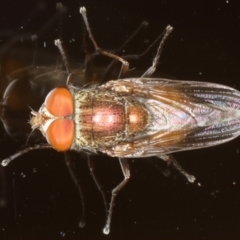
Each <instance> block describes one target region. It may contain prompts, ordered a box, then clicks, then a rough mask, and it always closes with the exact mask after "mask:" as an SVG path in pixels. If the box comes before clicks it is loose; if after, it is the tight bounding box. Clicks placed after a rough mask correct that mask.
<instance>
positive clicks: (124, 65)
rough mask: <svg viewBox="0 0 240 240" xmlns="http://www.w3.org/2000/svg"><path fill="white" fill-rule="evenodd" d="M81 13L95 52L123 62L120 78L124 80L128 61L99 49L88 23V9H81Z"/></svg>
mask: <svg viewBox="0 0 240 240" xmlns="http://www.w3.org/2000/svg"><path fill="white" fill-rule="evenodd" d="M80 13H81V15H82V17H83V21H84V23H85V25H86V29H87V32H88V36H89V38H90V40H91V41H92V43H93V46H94V48H95V51H96V52H98V53H100V54H102V55H105V56H107V57H110V58H112V59H114V60H117V61H119V62H121V63H122V68H121V70H120V73H119V78H124V77H125V76H126V74H127V72H128V69H129V63H128V61H126V60H124V59H123V58H121V57H119V56H117V55H115V54H113V53H110V52H107V51H105V50H103V49H101V48H99V46H98V45H97V42H96V40H95V38H94V36H93V34H92V31H91V28H90V26H89V22H88V19H87V10H86V8H85V7H81V8H80Z"/></svg>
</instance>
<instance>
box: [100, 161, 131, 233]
mask: <svg viewBox="0 0 240 240" xmlns="http://www.w3.org/2000/svg"><path fill="white" fill-rule="evenodd" d="M119 162H120V165H121V168H122V172H123V175H124V179H123V181H122V182H121V183H119V184H118V185H117V187H115V188H114V189H113V190H112V195H111V202H110V205H109V210H108V215H107V220H106V224H105V227H104V229H103V233H104V234H109V232H110V225H111V220H112V213H113V206H114V203H115V199H116V196H117V194H118V192H119V191H120V190H121V189H122V188H123V187H124V186H125V185H126V183H127V182H128V180H129V178H130V168H129V164H128V160H127V159H126V158H119Z"/></svg>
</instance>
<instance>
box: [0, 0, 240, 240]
mask: <svg viewBox="0 0 240 240" xmlns="http://www.w3.org/2000/svg"><path fill="white" fill-rule="evenodd" d="M56 2H57V1H39V2H37V1H29V0H22V1H17V0H15V1H14V0H9V1H7V2H5V4H4V5H5V6H4V7H3V6H1V8H0V51H2V52H1V55H0V57H1V85H0V86H1V89H0V90H1V96H2V95H3V93H4V90H5V88H6V86H7V84H8V82H7V79H8V77H7V76H9V75H10V73H11V72H14V71H15V70H17V69H21V68H23V67H27V66H30V65H31V64H32V62H33V59H34V57H33V56H34V53H35V52H36V51H37V52H38V55H37V57H36V62H37V63H36V64H35V65H34V67H37V66H38V64H39V65H45V66H55V65H56V62H57V59H58V51H57V49H56V48H55V47H54V44H53V40H54V39H56V38H59V36H61V37H62V39H63V41H64V43H65V44H64V46H65V48H66V52H67V54H68V56H69V61H70V63H71V64H72V65H74V67H75V66H81V63H82V62H83V60H84V54H83V52H82V51H81V40H82V37H81V36H82V35H81V33H82V22H81V16H80V14H79V7H80V6H82V5H84V6H86V8H87V10H88V17H89V21H90V25H91V28H92V30H93V33H94V35H95V37H96V39H97V41H98V43H99V45H100V46H101V47H103V48H105V49H115V48H117V47H118V46H120V45H121V43H123V42H124V40H125V39H126V38H127V37H128V36H129V35H130V34H131V33H132V32H133V31H134V30H135V29H136V27H137V26H138V25H139V24H140V23H141V22H142V21H143V20H147V21H148V22H149V24H150V25H149V27H148V29H146V30H143V31H142V32H141V33H140V34H139V37H138V38H137V39H136V40H135V41H134V42H133V43H132V44H131V45H130V46H129V48H128V51H129V53H141V52H142V51H143V50H144V49H145V48H146V47H147V46H148V45H149V43H151V42H152V41H153V40H154V39H155V38H156V37H157V36H158V35H159V34H160V33H161V32H162V31H163V30H164V28H165V27H166V25H168V24H171V25H172V26H173V27H174V31H173V33H172V34H171V36H170V37H169V39H168V41H167V43H166V45H165V47H164V51H163V55H162V57H161V61H160V64H159V67H158V72H157V73H156V74H155V77H159V76H167V77H169V78H172V79H182V80H198V81H209V82H216V83H221V84H225V85H228V86H231V87H234V88H236V89H240V83H239V79H240V68H239V64H240V47H239V43H240V13H239V9H240V4H239V1H237V0H236V1H233V0H229V1H226V0H218V1H202V0H198V1H197V0H195V1H193V0H188V1H187V0H182V1H173V0H169V1H158V0H155V1H153V0H148V1H147V0H142V1H140V0H139V1H126V0H122V1H106V0H102V1H96V0H95V1H94V0H88V1H87V0H86V1H73V0H72V1H62V3H63V4H64V6H66V7H67V9H68V12H67V13H66V14H65V15H64V16H63V17H62V18H61V19H59V18H58V19H57V20H56V21H55V22H54V23H53V24H52V25H51V24H50V25H49V23H50V22H51V19H53V16H54V14H55V13H56V7H55V6H56ZM21 27H22V28H21ZM29 33H30V35H31V34H33V33H35V34H38V35H39V40H38V42H37V46H35V45H36V44H34V43H32V42H31V41H29V40H27V38H24V37H23V36H25V35H24V34H27V35H28V34H29ZM16 36H17V37H16ZM18 36H22V37H20V38H19V37H18ZM73 39H74V40H73ZM44 42H45V43H46V47H45V48H44V47H43V46H44ZM8 43H11V44H10V45H9V46H8V45H7V44H8ZM154 53H155V50H153V51H152V52H151V54H149V55H147V56H146V57H145V58H144V59H143V60H142V61H141V62H140V63H138V64H137V63H133V65H130V68H134V67H136V68H137V69H136V71H138V70H139V71H142V72H143V71H144V70H145V69H147V68H148V67H149V66H150V65H151V60H152V58H153V56H154ZM9 59H10V60H9ZM104 64H105V60H103V62H99V67H103V66H104ZM139 76H141V75H140V74H139ZM42 85H43V89H44V82H43V83H42ZM22 96H23V98H24V97H26V93H25V91H24V90H23V91H22ZM25 142H26V139H25V141H20V140H13V139H11V138H10V137H8V136H7V134H6V131H5V129H4V128H3V126H1V141H0V144H1V145H0V157H1V159H4V158H6V157H8V156H10V155H11V154H14V153H15V152H16V151H17V149H19V147H20V146H22V145H23V144H25ZM239 146H240V141H239V139H236V140H234V141H231V142H229V143H227V144H224V145H220V146H217V147H213V148H209V149H203V150H195V151H189V152H182V153H177V154H174V156H175V157H176V158H177V159H178V160H179V162H180V163H181V164H182V165H183V166H184V168H185V169H187V171H188V172H190V173H191V174H194V175H195V176H196V177H197V181H196V183H194V184H190V183H188V182H187V181H186V179H185V178H183V177H182V176H181V175H180V174H179V173H178V172H176V171H175V170H174V169H172V168H170V171H171V174H170V176H169V177H165V176H164V175H163V174H162V173H161V171H159V169H158V168H156V167H154V166H153V165H151V164H149V163H148V161H146V160H144V159H140V160H139V159H137V160H135V161H133V160H131V161H130V167H131V170H132V178H131V180H130V181H129V184H128V185H127V186H126V187H125V189H124V190H123V191H122V192H121V193H120V194H119V196H118V198H117V201H116V205H115V208H114V214H113V220H112V227H111V232H110V235H108V236H105V235H103V234H102V228H103V226H104V223H105V213H104V205H103V203H102V199H101V195H100V193H99V192H98V190H97V188H96V187H95V185H94V183H93V180H92V178H91V176H90V173H89V170H88V168H87V160H86V158H85V157H84V154H74V155H73V158H75V159H76V161H75V166H76V171H77V173H78V174H79V176H80V177H81V180H82V185H83V186H84V191H85V195H86V200H87V225H86V227H85V228H83V229H80V228H79V227H78V222H79V219H80V217H81V211H82V210H81V203H80V200H79V197H78V193H77V190H76V187H75V186H74V184H73V182H72V180H71V178H70V176H69V174H68V171H67V168H66V166H65V163H64V158H63V154H61V153H56V152H55V151H53V150H46V151H44V150H43V151H34V152H31V153H29V154H26V155H24V156H22V157H19V158H18V159H17V160H16V161H15V162H13V163H11V164H10V165H9V166H8V167H7V168H4V169H3V170H4V174H5V176H4V175H3V177H2V180H1V181H2V182H3V187H2V191H1V193H2V198H3V200H4V202H3V204H2V207H1V209H0V239H4V240H5V239H164V240H178V239H195V240H210V239H226V238H228V239H231V240H234V239H239V237H240V187H239V185H240V174H239V172H240V156H239ZM95 158H96V159H97V161H98V160H99V161H98V163H99V167H102V168H101V171H100V172H101V173H102V176H103V181H105V182H106V186H107V188H108V189H109V190H110V189H111V187H113V186H115V185H116V184H117V183H118V182H119V181H120V180H121V179H122V175H121V171H120V168H119V166H118V161H117V159H111V158H108V157H106V156H99V157H95ZM159 164H160V165H159V167H162V166H163V168H165V167H166V165H164V163H163V165H162V163H159ZM1 171H2V170H1ZM200 185H201V186H200ZM4 203H5V204H4Z"/></svg>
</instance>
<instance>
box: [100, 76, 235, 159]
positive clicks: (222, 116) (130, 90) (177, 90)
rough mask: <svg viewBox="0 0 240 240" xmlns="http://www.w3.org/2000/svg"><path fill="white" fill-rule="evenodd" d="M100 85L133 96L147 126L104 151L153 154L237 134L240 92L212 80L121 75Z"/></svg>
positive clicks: (210, 143)
mask: <svg viewBox="0 0 240 240" xmlns="http://www.w3.org/2000/svg"><path fill="white" fill-rule="evenodd" d="M101 88H104V89H108V90H111V91H115V92H117V93H119V94H123V95H126V97H127V96H130V95H131V97H133V98H135V99H137V100H138V101H139V102H141V103H142V104H144V105H145V107H146V108H147V109H148V111H149V113H150V119H151V120H150V123H149V126H148V127H147V129H146V130H145V131H144V132H143V133H142V134H141V135H138V136H135V137H134V138H133V139H131V140H130V139H129V140H128V141H126V142H123V143H120V144H119V145H118V146H116V147H114V148H113V149H111V150H110V151H108V154H110V155H113V156H121V157H146V156H157V155H159V154H166V153H171V152H176V151H184V150H191V149H196V148H203V147H210V146H214V145H217V144H221V143H224V142H227V141H230V140H232V139H234V138H236V137H237V136H239V135H240V92H238V91H237V90H235V89H233V88H230V87H227V86H224V85H220V84H214V83H207V82H193V81H177V80H169V79H151V78H144V79H135V78H133V79H124V80H117V81H110V82H108V83H106V84H105V85H103V86H101Z"/></svg>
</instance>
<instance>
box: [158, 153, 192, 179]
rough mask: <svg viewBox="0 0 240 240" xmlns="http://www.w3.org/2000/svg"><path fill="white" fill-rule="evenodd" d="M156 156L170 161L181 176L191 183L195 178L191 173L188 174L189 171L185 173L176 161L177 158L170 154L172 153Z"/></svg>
mask: <svg viewBox="0 0 240 240" xmlns="http://www.w3.org/2000/svg"><path fill="white" fill-rule="evenodd" d="M157 157H158V158H161V159H162V160H164V161H166V162H168V163H170V164H172V165H173V167H174V168H176V169H177V170H178V171H179V172H180V173H181V174H182V175H183V176H185V177H186V178H187V180H188V181H189V182H190V183H193V182H194V181H195V180H196V178H195V177H194V176H193V175H190V174H189V173H187V172H186V171H185V170H184V169H183V168H182V167H181V166H180V164H179V163H178V162H177V160H176V159H175V158H174V157H173V156H172V155H164V154H162V155H159V156H157Z"/></svg>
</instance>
